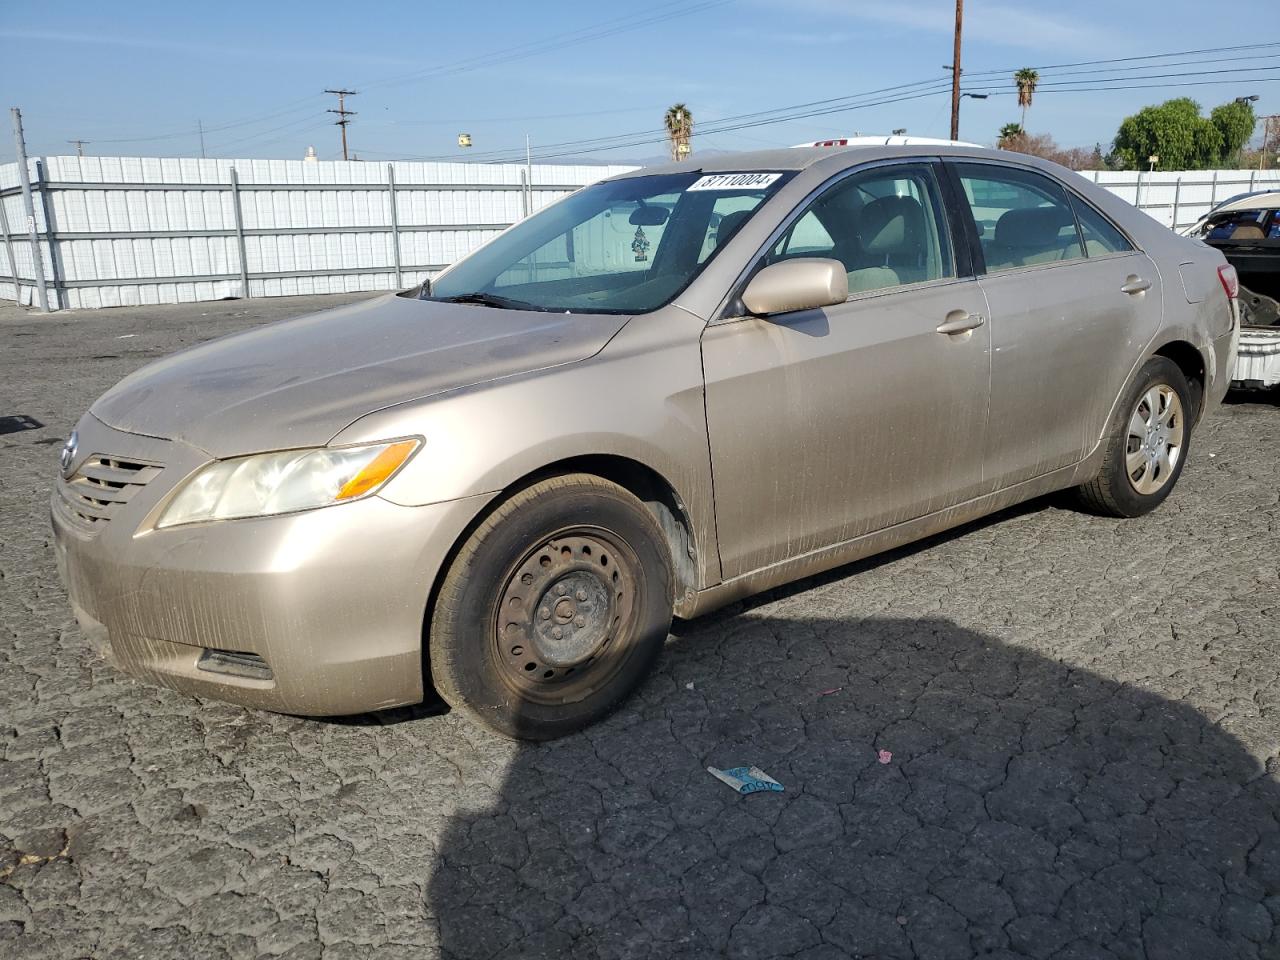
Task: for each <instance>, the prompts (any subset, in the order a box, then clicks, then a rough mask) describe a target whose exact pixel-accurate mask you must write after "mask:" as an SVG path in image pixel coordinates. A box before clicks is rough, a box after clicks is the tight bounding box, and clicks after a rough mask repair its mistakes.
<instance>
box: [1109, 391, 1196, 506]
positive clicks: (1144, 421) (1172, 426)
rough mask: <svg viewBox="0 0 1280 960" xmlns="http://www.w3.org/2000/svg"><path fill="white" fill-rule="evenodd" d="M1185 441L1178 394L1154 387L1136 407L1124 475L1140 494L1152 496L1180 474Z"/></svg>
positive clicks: (1130, 417) (1131, 415)
mask: <svg viewBox="0 0 1280 960" xmlns="http://www.w3.org/2000/svg"><path fill="white" fill-rule="evenodd" d="M1185 437H1186V424H1185V422H1184V420H1183V415H1182V401H1181V400H1180V399H1179V398H1178V393H1177V391H1176V390H1174V389H1173V388H1172V387H1171V386H1169V385H1168V384H1166V383H1157V384H1154V385H1153V386H1152V387H1151V388H1150V389H1148V390H1147V391H1146V392H1145V393H1143V394H1142V396H1140V397H1139V398H1138V402H1137V403H1136V404H1135V405H1134V408H1133V412H1132V413H1131V414H1130V415H1129V426H1128V432H1127V436H1126V438H1125V458H1124V466H1125V475H1126V476H1127V477H1128V478H1129V483H1130V485H1131V486H1132V487H1133V489H1134V490H1135V491H1136V492H1137V493H1139V494H1141V495H1142V496H1150V495H1151V494H1153V493H1157V492H1159V491H1160V490H1161V489H1163V488H1164V486H1165V484H1167V483H1168V482H1169V480H1170V478H1171V477H1172V476H1173V475H1174V473H1175V472H1176V471H1177V467H1178V460H1179V459H1180V458H1181V457H1182V448H1183V444H1184V441H1185Z"/></svg>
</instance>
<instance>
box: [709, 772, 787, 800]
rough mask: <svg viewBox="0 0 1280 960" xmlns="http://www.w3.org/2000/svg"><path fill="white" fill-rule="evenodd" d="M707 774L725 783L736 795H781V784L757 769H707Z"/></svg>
mask: <svg viewBox="0 0 1280 960" xmlns="http://www.w3.org/2000/svg"><path fill="white" fill-rule="evenodd" d="M707 773H709V774H711V775H712V776H713V777H715V778H716V779H717V780H720V781H722V782H723V783H727V784H728V785H729V786H731V787H733V789H734V790H736V791H737V792H738V793H744V794H745V793H759V792H761V791H763V790H771V791H773V792H774V793H781V792H782V790H783V787H782V784H780V783H779V782H778V781H777V780H775V779H773V777H771V776H769V775H768V774H767V773H765V772H764V771H763V770H761V769H760V768H759V767H733V768H731V769H729V770H719V769H717V768H716V767H707Z"/></svg>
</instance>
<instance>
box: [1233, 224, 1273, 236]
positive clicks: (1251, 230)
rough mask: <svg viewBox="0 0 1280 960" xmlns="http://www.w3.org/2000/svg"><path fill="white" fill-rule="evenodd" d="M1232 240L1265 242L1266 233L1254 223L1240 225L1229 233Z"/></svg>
mask: <svg viewBox="0 0 1280 960" xmlns="http://www.w3.org/2000/svg"><path fill="white" fill-rule="evenodd" d="M1231 239H1232V240H1265V239H1267V235H1266V233H1264V232H1263V229H1262V228H1261V227H1260V226H1258V225H1257V224H1256V223H1241V224H1239V225H1237V226H1236V228H1235V229H1234V230H1232V231H1231Z"/></svg>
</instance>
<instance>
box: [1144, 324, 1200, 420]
mask: <svg viewBox="0 0 1280 960" xmlns="http://www.w3.org/2000/svg"><path fill="white" fill-rule="evenodd" d="M1151 355H1152V356H1153V357H1164V358H1165V359H1166V360H1171V361H1173V363H1175V364H1176V365H1177V367H1178V369H1179V370H1181V371H1182V375H1183V376H1184V377H1186V378H1187V386H1188V387H1190V388H1191V402H1192V404H1193V405H1194V407H1195V414H1194V416H1192V417H1191V418H1190V421H1191V423H1193V424H1195V423H1198V422H1199V421H1200V416H1201V414H1202V413H1203V412H1204V408H1205V403H1204V396H1205V390H1206V388H1207V387H1208V383H1209V364H1208V362H1207V360H1206V358H1205V355H1204V354H1203V353H1202V352H1201V350H1200V348H1199V347H1197V346H1196V345H1195V344H1193V343H1190V342H1188V341H1186V340H1170V341H1168V342H1167V343H1165V344H1163V345H1162V346H1160V347H1159V348H1157V349H1156V350H1154V351H1153V352H1152V354H1151Z"/></svg>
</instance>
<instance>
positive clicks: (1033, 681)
mask: <svg viewBox="0 0 1280 960" xmlns="http://www.w3.org/2000/svg"><path fill="white" fill-rule="evenodd" d="M665 656H666V665H665V669H663V670H662V671H661V672H660V675H659V676H657V677H655V678H654V679H653V680H652V681H651V682H650V683H648V684H647V685H646V686H645V687H644V689H643V690H642V692H641V693H640V694H639V695H638V697H637V698H636V699H635V700H633V701H632V702H631V704H630V705H629V706H628V707H627V708H624V710H623V711H622V713H620V714H619V715H617V716H615V717H614V718H612V719H611V720H609V721H607V722H606V723H604V724H601V725H600V726H598V727H596V728H593V729H591V730H588V731H587V732H586V733H584V734H581V735H578V736H575V737H570V738H568V739H566V740H563V741H559V742H557V743H553V744H549V745H544V746H527V747H524V748H522V749H520V750H519V751H518V752H517V753H516V755H515V760H514V762H513V763H512V764H511V767H510V769H509V771H508V772H507V774H506V777H505V782H504V784H503V786H502V787H501V789H500V791H499V794H500V799H499V800H498V801H497V802H496V803H494V804H492V805H491V806H490V807H489V808H486V809H480V810H475V811H472V812H471V813H469V814H464V815H459V816H458V817H456V818H454V819H453V820H452V822H450V823H449V825H448V826H447V827H446V828H445V831H444V833H443V836H442V837H441V838H440V840H439V841H438V846H437V851H438V854H439V859H438V860H437V861H436V863H437V866H436V868H435V870H434V872H433V873H432V875H431V878H430V882H429V887H428V891H427V901H428V902H427V913H428V915H429V916H432V917H434V918H435V920H436V921H437V923H438V925H439V931H440V945H441V948H442V952H443V954H444V955H445V956H449V957H459V958H473V957H492V956H503V957H506V956H546V957H567V956H572V957H575V958H579V957H645V958H667V957H714V956H729V957H777V956H788V957H798V958H805V960H818V958H828V957H843V956H864V957H891V958H896V957H902V958H910V957H921V958H934V957H937V958H961V957H968V956H989V957H1005V958H1009V957H1036V958H1041V957H1045V958H1047V957H1054V958H1060V960H1068V958H1085V957H1091V958H1092V957H1151V958H1174V957H1185V958H1194V960H1213V958H1228V957H1230V958H1235V957H1242V958H1243V957H1276V956H1280V935H1278V933H1277V923H1280V823H1278V821H1277V815H1278V814H1280V785H1278V784H1277V782H1276V780H1275V779H1274V777H1273V775H1272V774H1269V773H1268V772H1267V771H1265V770H1264V769H1263V768H1262V766H1261V765H1260V763H1259V761H1258V760H1257V759H1256V758H1255V757H1253V756H1251V755H1250V754H1249V753H1248V752H1247V751H1246V750H1245V749H1244V747H1243V746H1242V745H1241V744H1240V743H1239V741H1237V740H1236V739H1234V738H1233V737H1231V736H1229V735H1228V734H1226V733H1224V732H1222V731H1220V730H1219V729H1217V728H1215V727H1214V726H1213V724H1211V723H1210V722H1209V721H1208V720H1207V719H1206V718H1205V717H1204V716H1202V715H1200V714H1199V713H1198V712H1196V711H1194V710H1192V709H1190V708H1189V707H1186V706H1183V705H1180V704H1178V703H1173V702H1170V701H1168V700H1165V699H1162V698H1161V697H1158V696H1155V695H1153V694H1151V693H1149V692H1144V691H1143V690H1141V689H1138V688H1135V687H1132V686H1127V685H1121V684H1117V683H1115V682H1112V681H1109V680H1107V679H1104V678H1102V677H1099V676H1097V675H1095V674H1091V673H1089V672H1086V671H1082V670H1078V669H1073V668H1070V667H1067V666H1064V665H1063V664H1060V663H1056V662H1053V661H1051V660H1048V659H1045V658H1044V657H1041V656H1039V655H1036V654H1033V653H1030V652H1026V651H1023V650H1019V649H1016V648H1013V647H1010V646H1008V645H1006V644H1003V643H1001V642H998V641H996V640H993V639H992V638H990V637H986V636H983V635H981V634H977V633H973V632H970V631H967V630H964V629H961V628H959V627H957V626H956V625H954V624H953V623H951V622H949V621H947V620H943V619H938V620H919V621H915V620H895V619H865V620H861V621H856V620H821V619H819V620H812V619H781V618H778V617H772V616H765V615H756V614H752V613H751V612H750V611H748V612H747V613H745V614H742V615H739V616H733V617H729V616H721V617H719V618H712V619H709V620H706V621H701V622H698V623H695V624H693V625H691V626H690V627H688V628H686V629H685V631H684V635H683V636H682V637H681V638H679V639H677V640H675V641H673V642H672V643H670V644H669V646H668V650H667V652H666V655H665ZM690 683H691V684H692V689H690V688H689V687H688V686H687V684H690ZM878 750H888V751H891V752H892V760H891V762H889V763H881V762H878V759H877V751H878ZM751 764H754V765H757V766H759V767H761V768H762V769H763V770H765V771H766V772H767V773H769V774H771V775H772V776H774V777H775V778H776V779H778V780H779V781H781V782H782V783H783V784H785V786H786V792H785V793H781V794H776V793H773V794H756V795H752V796H746V797H742V796H738V795H736V794H734V793H733V792H732V791H731V790H730V789H729V788H728V787H726V786H725V785H723V784H722V783H720V782H719V781H718V780H716V779H714V778H713V777H712V776H711V775H710V774H708V773H706V772H705V768H706V767H707V766H709V765H712V766H717V767H722V768H727V767H733V766H740V765H751ZM1273 773H1274V771H1273Z"/></svg>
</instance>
